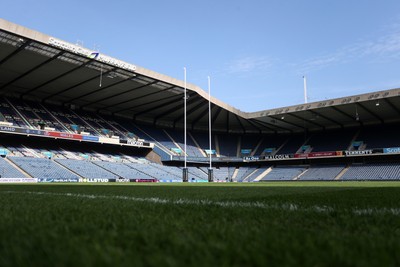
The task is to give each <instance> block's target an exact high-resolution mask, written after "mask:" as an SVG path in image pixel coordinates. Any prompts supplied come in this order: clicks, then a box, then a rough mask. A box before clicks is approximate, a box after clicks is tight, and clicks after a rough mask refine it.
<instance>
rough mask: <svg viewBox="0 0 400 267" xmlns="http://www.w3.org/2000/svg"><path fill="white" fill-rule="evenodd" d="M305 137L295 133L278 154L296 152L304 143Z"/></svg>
mask: <svg viewBox="0 0 400 267" xmlns="http://www.w3.org/2000/svg"><path fill="white" fill-rule="evenodd" d="M304 142H305V137H304V136H302V135H295V136H292V137H290V139H289V140H288V141H287V143H286V144H285V145H284V146H283V147H282V148H281V149H280V150H279V151H278V152H277V154H294V153H296V152H297V150H298V149H299V148H300V147H301V146H302V145H303V144H304Z"/></svg>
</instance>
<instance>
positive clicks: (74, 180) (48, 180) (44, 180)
mask: <svg viewBox="0 0 400 267" xmlns="http://www.w3.org/2000/svg"><path fill="white" fill-rule="evenodd" d="M38 182H39V183H77V182H79V179H78V178H39V179H38Z"/></svg>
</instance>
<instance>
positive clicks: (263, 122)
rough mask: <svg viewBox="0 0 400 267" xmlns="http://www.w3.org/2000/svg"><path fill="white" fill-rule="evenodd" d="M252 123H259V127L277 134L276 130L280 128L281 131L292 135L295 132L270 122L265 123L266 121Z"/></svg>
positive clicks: (255, 120) (254, 120)
mask: <svg viewBox="0 0 400 267" xmlns="http://www.w3.org/2000/svg"><path fill="white" fill-rule="evenodd" d="M252 121H253V122H255V123H257V124H259V125H262V126H263V127H266V128H269V129H271V130H273V131H275V132H276V131H277V130H276V128H279V129H281V130H284V131H288V132H290V133H292V132H293V131H292V130H290V129H288V128H285V127H282V126H279V125H276V124H272V123H268V122H265V121H260V120H257V119H252ZM271 127H273V128H271Z"/></svg>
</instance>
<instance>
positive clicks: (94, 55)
mask: <svg viewBox="0 0 400 267" xmlns="http://www.w3.org/2000/svg"><path fill="white" fill-rule="evenodd" d="M49 45H52V46H54V47H57V48H61V49H63V50H67V51H70V52H72V53H75V54H78V55H81V56H84V57H87V58H91V59H96V60H98V61H100V62H103V63H106V64H110V65H113V66H115V67H118V68H121V69H126V70H129V71H136V66H135V65H132V64H129V63H126V62H123V61H121V60H118V59H115V58H112V57H109V56H106V55H102V54H100V53H98V52H96V51H92V50H89V49H86V48H83V47H80V46H77V45H73V44H70V43H67V42H64V41H61V40H58V39H56V38H53V37H50V39H49Z"/></svg>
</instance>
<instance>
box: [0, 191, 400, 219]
mask: <svg viewBox="0 0 400 267" xmlns="http://www.w3.org/2000/svg"><path fill="white" fill-rule="evenodd" d="M1 193H2V194H31V195H47V196H64V197H75V198H87V199H117V200H126V201H136V202H147V203H154V204H174V205H199V206H219V207H226V208H238V207H240V208H261V209H270V210H286V211H311V212H317V213H331V212H334V211H335V209H334V208H332V207H329V206H310V207H300V206H299V205H297V204H293V203H286V204H267V203H263V202H240V201H212V200H208V199H200V200H190V199H177V200H171V199H163V198H158V197H149V198H143V197H130V196H120V195H117V196H107V195H90V194H76V193H50V192H33V191H2V192H1ZM350 211H351V212H352V213H353V214H355V215H360V216H362V215H377V214H382V215H384V214H391V215H396V216H400V208H362V209H360V208H353V209H350Z"/></svg>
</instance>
